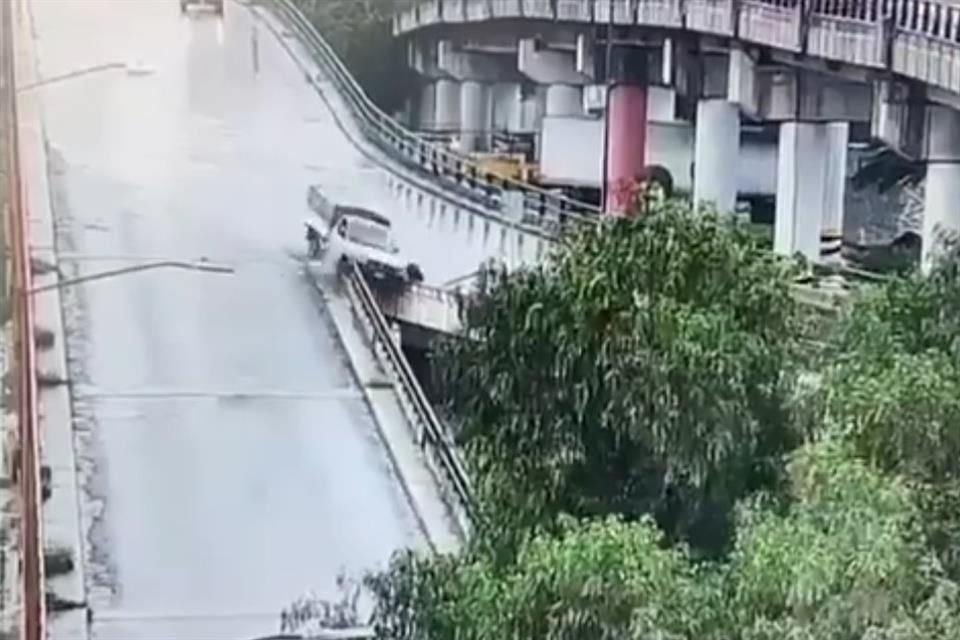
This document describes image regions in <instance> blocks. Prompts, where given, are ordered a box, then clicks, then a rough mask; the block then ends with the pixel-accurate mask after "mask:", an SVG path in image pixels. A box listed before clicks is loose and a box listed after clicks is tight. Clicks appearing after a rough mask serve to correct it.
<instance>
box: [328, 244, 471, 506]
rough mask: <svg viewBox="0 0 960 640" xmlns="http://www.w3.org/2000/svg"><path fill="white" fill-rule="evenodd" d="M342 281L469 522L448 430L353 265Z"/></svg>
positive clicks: (463, 481) (467, 498)
mask: <svg viewBox="0 0 960 640" xmlns="http://www.w3.org/2000/svg"><path fill="white" fill-rule="evenodd" d="M344 282H345V283H346V285H347V287H348V291H349V293H351V294H352V296H351V297H352V298H354V300H355V304H353V308H354V311H355V312H358V313H361V314H362V315H363V320H365V321H366V323H367V324H368V325H369V326H370V328H371V330H372V338H373V340H374V342H375V344H374V348H375V349H376V348H379V349H381V350H382V352H383V355H384V356H385V359H386V364H387V365H388V366H389V368H390V369H391V370H392V372H393V375H394V378H395V379H396V381H397V382H398V384H399V390H400V392H401V393H403V395H404V396H405V397H406V400H407V402H408V403H409V405H410V407H411V408H412V411H413V414H414V415H413V416H409V417H411V418H412V419H413V420H414V421H415V422H416V423H417V424H416V425H415V427H416V428H417V442H418V444H419V445H420V447H421V448H423V449H426V447H427V446H428V445H429V446H430V447H431V448H432V449H433V450H434V452H435V453H436V454H437V458H438V461H439V463H440V466H441V470H442V472H443V474H444V475H445V476H446V480H447V481H448V483H449V487H450V488H452V489H453V491H454V493H455V494H456V496H455V497H456V499H457V501H458V502H459V504H460V507H461V508H462V509H463V510H464V512H465V513H466V516H467V518H468V520H469V521H471V522H473V521H474V518H475V517H476V503H475V500H474V497H473V489H472V487H471V483H470V479H469V477H468V475H467V471H466V469H465V468H464V466H463V462H462V460H461V459H460V456H459V454H458V453H457V451H456V450H455V448H454V447H453V445H452V442H451V439H450V437H449V434H448V431H447V429H446V427H445V426H444V425H443V423H442V422H441V421H440V419H439V418H438V417H437V414H436V412H435V411H434V409H433V405H432V404H430V401H429V400H428V399H427V396H426V394H425V393H424V391H423V388H422V387H421V386H420V382H419V381H418V380H417V377H416V375H415V374H414V373H413V369H411V368H410V363H409V362H407V358H406V356H404V355H403V351H402V350H401V348H400V345H399V344H398V343H397V340H396V338H395V336H394V334H393V332H392V331H391V328H390V324H389V323H388V322H387V319H386V317H384V315H383V312H382V311H381V310H380V305H379V304H378V303H377V300H376V297H375V296H374V294H373V292H372V291H371V290H370V287H369V286H368V285H367V280H366V278H365V277H364V276H363V273H362V272H361V270H360V268H359V267H358V266H357V265H356V263H354V262H352V261H351V263H350V268H349V270H348V271H347V272H346V274H345V277H344Z"/></svg>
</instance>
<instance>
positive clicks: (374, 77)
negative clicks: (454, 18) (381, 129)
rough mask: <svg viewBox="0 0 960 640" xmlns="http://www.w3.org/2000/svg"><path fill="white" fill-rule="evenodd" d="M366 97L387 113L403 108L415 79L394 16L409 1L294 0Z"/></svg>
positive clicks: (407, 4)
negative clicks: (394, 23)
mask: <svg viewBox="0 0 960 640" xmlns="http://www.w3.org/2000/svg"><path fill="white" fill-rule="evenodd" d="M294 1H295V3H296V4H297V6H298V7H299V8H300V10H301V11H303V12H304V14H305V15H306V16H307V18H309V19H310V21H311V22H312V23H313V24H314V26H316V27H317V30H318V31H319V32H320V33H321V34H323V37H324V38H325V39H326V40H327V42H328V43H329V44H330V46H331V47H333V49H334V51H336V52H337V54H338V55H339V56H340V58H341V59H342V60H343V63H344V64H345V65H346V67H347V68H348V69H349V70H350V72H351V73H352V74H353V75H354V77H355V78H356V79H357V82H358V83H359V84H360V86H362V87H363V88H364V90H365V91H366V92H367V95H369V96H370V98H371V99H372V100H373V101H374V102H375V103H376V104H377V105H379V106H380V108H382V109H384V110H385V111H387V112H388V113H391V112H393V111H396V110H397V109H400V108H401V107H402V105H403V103H404V100H405V99H406V98H407V95H406V93H405V92H406V91H408V90H409V88H410V87H411V86H415V81H416V77H415V75H414V74H413V72H412V71H411V70H410V69H409V68H408V67H407V58H406V50H405V43H404V42H402V41H400V40H397V39H395V38H394V37H393V16H394V14H395V13H396V12H397V11H400V10H401V9H404V8H405V7H407V6H409V5H410V0H294Z"/></svg>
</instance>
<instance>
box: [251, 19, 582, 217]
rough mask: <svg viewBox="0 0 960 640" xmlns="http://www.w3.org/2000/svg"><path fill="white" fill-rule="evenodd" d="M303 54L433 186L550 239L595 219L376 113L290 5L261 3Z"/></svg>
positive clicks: (381, 140)
mask: <svg viewBox="0 0 960 640" xmlns="http://www.w3.org/2000/svg"><path fill="white" fill-rule="evenodd" d="M264 3H265V4H266V5H267V6H269V7H271V8H272V9H273V10H274V12H275V13H276V14H277V15H278V16H279V17H280V18H281V19H282V20H283V21H284V23H285V24H286V25H287V27H288V28H290V29H291V30H292V31H293V33H294V34H295V35H296V36H297V37H298V38H299V39H300V41H301V42H302V44H303V45H304V46H305V47H307V48H308V50H309V52H310V53H311V55H313V57H314V59H315V61H316V62H317V63H318V64H319V65H320V67H321V68H322V69H323V71H324V74H325V76H326V78H325V79H327V80H329V81H330V82H332V83H333V85H334V87H335V88H336V89H337V91H338V92H339V93H340V94H341V95H342V97H343V99H344V101H345V102H346V104H347V106H348V108H349V109H350V110H351V112H352V115H353V116H354V118H355V119H356V120H357V122H358V123H359V125H360V126H361V128H362V129H363V131H364V134H365V135H366V136H367V137H368V139H370V140H371V141H372V142H374V143H376V144H377V145H378V146H380V147H381V148H382V149H383V150H384V151H385V152H386V153H388V154H389V155H390V156H391V157H393V158H395V159H397V160H398V161H400V162H401V163H403V164H405V165H406V166H409V167H412V168H414V169H415V170H418V171H421V172H424V173H426V174H427V175H430V176H433V177H434V178H435V179H437V180H439V181H440V182H442V183H443V184H444V186H445V187H447V188H448V189H450V190H452V191H454V192H458V193H460V194H461V195H462V196H464V197H466V198H469V199H471V200H474V201H476V202H479V203H481V204H482V205H483V206H485V207H487V208H489V209H491V210H493V211H497V212H499V213H500V214H501V215H502V216H503V218H504V219H505V220H512V221H514V222H515V223H518V224H523V225H529V226H531V227H534V228H536V229H537V230H539V231H541V232H544V231H545V232H548V233H554V232H556V231H558V230H559V229H560V228H562V227H564V226H566V225H567V224H571V223H575V222H578V221H581V220H584V219H586V218H587V216H588V214H595V213H599V211H600V210H599V208H597V207H593V206H591V205H588V204H586V203H584V202H579V201H577V200H573V199H571V198H567V197H566V196H563V195H560V194H557V193H553V192H550V191H546V190H544V189H540V188H539V187H536V186H534V185H530V184H527V183H524V182H520V181H518V180H513V179H509V178H502V177H500V176H497V175H495V174H492V173H490V172H488V171H485V170H483V169H481V168H480V167H479V166H478V165H477V164H476V163H474V162H472V161H471V160H470V159H468V158H466V157H465V156H462V155H460V154H457V153H454V152H452V151H449V150H447V149H444V148H443V147H441V146H439V145H436V144H432V143H430V142H428V141H426V140H425V139H424V138H422V137H420V136H419V135H417V134H416V133H414V132H412V131H410V130H409V129H407V128H406V127H404V126H403V125H401V124H400V123H398V122H397V121H396V120H394V119H393V118H391V117H390V116H389V115H387V114H386V113H384V112H383V111H382V110H381V109H380V108H379V107H377V106H376V105H375V104H374V103H373V101H372V100H370V98H369V97H368V96H367V94H366V93H365V92H364V90H363V89H362V88H361V87H360V85H359V84H358V83H357V81H356V80H355V79H354V77H353V75H351V73H350V72H349V71H348V70H347V68H346V67H345V66H344V64H343V62H342V61H341V60H340V58H339V57H338V56H337V54H336V52H334V50H333V48H332V47H331V46H330V45H329V43H327V41H326V40H324V38H323V36H322V35H320V33H319V32H318V31H317V30H316V29H315V28H314V26H313V25H312V24H311V23H310V21H309V20H308V19H307V18H306V16H304V15H303V13H302V12H301V11H300V10H299V9H298V8H297V7H296V6H295V4H294V2H293V0H264Z"/></svg>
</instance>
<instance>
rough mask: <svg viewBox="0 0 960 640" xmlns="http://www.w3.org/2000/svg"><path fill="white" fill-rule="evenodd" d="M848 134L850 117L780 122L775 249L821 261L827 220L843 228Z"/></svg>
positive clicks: (781, 252)
mask: <svg viewBox="0 0 960 640" xmlns="http://www.w3.org/2000/svg"><path fill="white" fill-rule="evenodd" d="M848 137H849V124H847V123H846V122H832V123H811V122H785V123H783V124H781V125H780V142H779V146H778V149H777V204H776V220H775V221H774V240H773V249H774V251H775V252H777V253H779V254H782V255H793V254H794V253H800V254H802V255H803V256H805V257H806V258H807V259H808V260H811V261H814V262H819V261H820V245H821V240H820V237H821V234H822V232H823V231H824V227H825V223H828V224H831V225H835V226H836V227H840V228H842V226H843V225H842V221H843V199H844V192H845V189H846V174H847V167H846V158H847V145H848Z"/></svg>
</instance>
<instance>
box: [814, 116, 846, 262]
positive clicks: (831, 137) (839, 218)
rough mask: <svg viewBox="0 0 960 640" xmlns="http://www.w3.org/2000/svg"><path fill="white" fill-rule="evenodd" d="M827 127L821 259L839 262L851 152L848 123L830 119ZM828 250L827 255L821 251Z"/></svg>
mask: <svg viewBox="0 0 960 640" xmlns="http://www.w3.org/2000/svg"><path fill="white" fill-rule="evenodd" d="M826 128H827V149H829V152H828V153H827V157H826V158H825V163H824V168H823V170H824V173H825V180H826V182H825V184H824V203H823V217H822V218H821V224H822V226H821V228H820V260H821V261H822V262H841V261H842V260H843V258H842V254H841V249H842V246H843V210H844V206H845V202H846V193H847V164H848V163H847V156H848V155H849V151H850V123H849V122H830V123H828V124H827V125H826ZM827 249H829V250H830V253H829V255H825V254H824V250H827Z"/></svg>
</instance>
